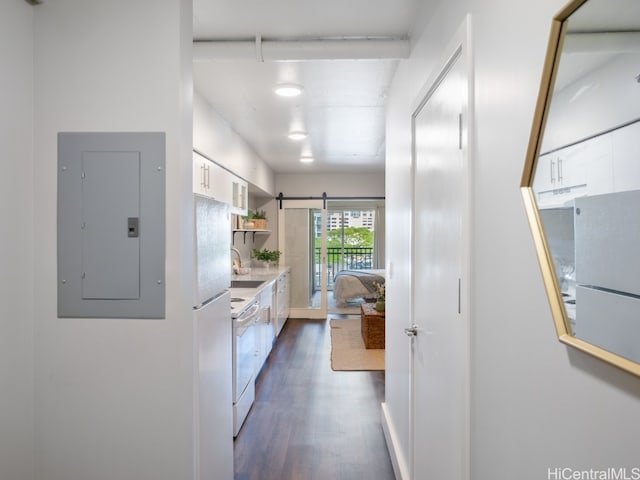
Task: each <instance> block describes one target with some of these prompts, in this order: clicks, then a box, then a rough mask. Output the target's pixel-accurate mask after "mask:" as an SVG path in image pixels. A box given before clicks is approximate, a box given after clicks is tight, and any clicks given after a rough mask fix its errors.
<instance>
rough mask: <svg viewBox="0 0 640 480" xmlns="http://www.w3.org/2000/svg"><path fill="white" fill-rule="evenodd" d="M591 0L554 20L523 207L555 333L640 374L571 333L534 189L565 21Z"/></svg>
mask: <svg viewBox="0 0 640 480" xmlns="http://www.w3.org/2000/svg"><path fill="white" fill-rule="evenodd" d="M587 2H588V0H572V1H570V2H569V3H568V4H567V5H565V6H564V7H563V8H562V10H560V12H558V13H557V14H556V15H555V16H554V17H553V20H552V23H551V32H550V34H549V43H548V46H547V53H546V57H545V63H544V68H543V71H542V79H541V81H540V90H539V93H538V100H537V103H536V109H535V113H534V118H533V125H532V129H531V135H530V137H529V146H528V148H527V157H526V161H525V166H524V171H523V173H522V180H521V182H520V190H521V192H522V198H523V200H524V206H525V210H526V214H527V218H528V221H529V227H530V229H531V233H532V235H533V240H534V244H535V250H536V254H537V256H538V262H539V264H540V270H541V272H542V278H543V281H544V286H545V289H546V292H547V297H548V300H549V305H550V307H551V314H552V316H553V320H554V323H555V327H556V333H557V335H558V340H560V342H562V343H564V344H566V345H570V346H572V347H574V348H577V349H578V350H581V351H583V352H585V353H588V354H590V355H593V356H594V357H597V358H599V359H601V360H604V361H605V362H607V363H609V364H611V365H614V366H616V367H618V368H621V369H622V370H625V371H627V372H630V373H632V374H634V375H637V376H640V364H638V363H636V362H634V361H632V360H629V359H627V358H625V357H622V356H620V355H616V354H615V353H612V352H610V351H608V350H604V349H602V348H600V347H598V346H596V345H593V344H591V343H588V342H585V341H583V340H580V339H579V338H576V337H574V336H573V335H572V334H571V329H570V327H569V320H568V318H567V313H566V310H565V308H564V302H563V301H562V295H561V293H560V285H559V283H558V278H557V276H556V272H555V267H554V265H553V259H552V256H551V251H550V248H549V244H548V242H547V238H546V235H545V232H544V228H543V226H542V221H541V218H540V213H539V210H538V206H537V202H536V199H535V194H534V192H533V178H534V175H535V171H536V166H537V163H538V157H539V155H540V145H541V144H542V137H543V135H544V131H545V126H546V122H547V116H548V113H549V107H550V105H551V97H552V94H553V89H554V85H555V80H556V74H557V72H558V67H559V64H560V57H561V56H562V55H561V53H562V46H563V43H564V37H565V33H566V28H567V22H566V20H568V19H569V17H570V16H571V14H573V13H574V12H575V11H576V10H577V9H578V8H580V7H581V6H582V5H583V4H585V3H587Z"/></svg>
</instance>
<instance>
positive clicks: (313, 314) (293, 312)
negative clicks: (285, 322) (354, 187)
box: [278, 199, 328, 318]
mask: <svg viewBox="0 0 640 480" xmlns="http://www.w3.org/2000/svg"><path fill="white" fill-rule="evenodd" d="M287 208H292V209H294V208H297V209H300V208H302V209H308V210H320V212H321V215H322V220H321V223H322V225H321V240H320V269H321V272H322V274H321V276H320V308H311V306H309V307H308V308H295V307H290V308H289V316H290V317H292V318H326V316H327V286H328V285H327V278H326V277H327V275H326V274H327V208H326V204H325V203H323V201H322V200H316V199H306V200H283V203H282V206H281V207H280V208H278V248H279V250H280V251H281V252H282V255H281V257H280V265H288V262H287V250H286V247H285V211H286V209H287ZM309 255H311V257H312V258H313V257H314V255H315V252H311V251H310V252H309Z"/></svg>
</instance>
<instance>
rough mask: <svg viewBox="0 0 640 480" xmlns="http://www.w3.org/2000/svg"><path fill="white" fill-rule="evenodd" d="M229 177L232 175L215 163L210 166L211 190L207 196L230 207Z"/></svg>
mask: <svg viewBox="0 0 640 480" xmlns="http://www.w3.org/2000/svg"><path fill="white" fill-rule="evenodd" d="M231 177H232V175H231V174H230V173H229V172H227V171H226V170H225V169H224V168H222V167H220V166H218V165H216V164H215V163H212V164H211V182H210V183H211V188H210V191H209V194H210V195H211V196H212V197H213V198H215V199H216V200H218V201H220V202H224V203H226V204H228V205H231V184H230V178H231ZM231 213H233V212H231Z"/></svg>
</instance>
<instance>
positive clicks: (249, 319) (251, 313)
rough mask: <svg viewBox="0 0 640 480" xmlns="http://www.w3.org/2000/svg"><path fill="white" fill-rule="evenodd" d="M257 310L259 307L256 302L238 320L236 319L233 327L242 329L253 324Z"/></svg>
mask: <svg viewBox="0 0 640 480" xmlns="http://www.w3.org/2000/svg"><path fill="white" fill-rule="evenodd" d="M259 308H260V305H259V304H258V303H257V302H256V303H254V304H253V305H251V306H250V307H249V308H247V309H246V310H245V311H244V312H242V314H241V315H240V316H239V317H238V318H236V321H235V322H236V324H235V327H236V328H242V329H244V327H247V326H249V325H250V324H252V323H254V322H255V318H256V316H257V315H258V310H259Z"/></svg>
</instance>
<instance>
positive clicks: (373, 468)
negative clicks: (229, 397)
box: [234, 319, 395, 480]
mask: <svg viewBox="0 0 640 480" xmlns="http://www.w3.org/2000/svg"><path fill="white" fill-rule="evenodd" d="M329 330H330V328H329V323H328V320H324V319H323V320H309V319H289V320H288V321H287V323H286V324H285V327H284V329H283V330H282V332H281V334H280V336H279V337H278V341H277V342H276V345H275V346H274V349H273V351H272V352H271V355H270V357H269V359H268V361H267V363H266V364H265V366H264V368H263V370H262V373H261V374H260V376H259V377H258V382H257V384H256V388H257V390H256V400H255V403H254V405H253V407H252V409H251V411H250V412H249V416H248V417H247V420H246V421H245V424H244V426H243V427H242V430H241V431H240V433H239V435H238V437H237V438H236V441H235V452H234V457H235V480H360V479H362V480H365V479H366V480H393V479H394V478H395V477H394V474H393V468H392V466H391V461H390V460H389V454H388V451H387V447H386V444H385V440H384V435H383V433H382V426H381V423H380V413H381V408H380V402H382V401H383V397H384V372H334V371H332V370H331V365H330V355H331V342H330V338H329Z"/></svg>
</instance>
